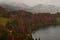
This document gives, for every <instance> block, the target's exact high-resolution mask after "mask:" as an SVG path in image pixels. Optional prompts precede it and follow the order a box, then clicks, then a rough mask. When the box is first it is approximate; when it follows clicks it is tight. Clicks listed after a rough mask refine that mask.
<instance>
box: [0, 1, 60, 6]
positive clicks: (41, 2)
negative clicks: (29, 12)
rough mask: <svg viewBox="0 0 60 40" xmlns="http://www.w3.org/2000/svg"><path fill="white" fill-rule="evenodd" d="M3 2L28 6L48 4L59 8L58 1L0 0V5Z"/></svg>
mask: <svg viewBox="0 0 60 40" xmlns="http://www.w3.org/2000/svg"><path fill="white" fill-rule="evenodd" d="M3 2H5V3H8V2H13V3H25V4H27V5H29V6H35V5H38V4H50V5H55V6H58V7H60V0H0V3H3Z"/></svg>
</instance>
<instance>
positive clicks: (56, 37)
mask: <svg viewBox="0 0 60 40" xmlns="http://www.w3.org/2000/svg"><path fill="white" fill-rule="evenodd" d="M32 36H33V38H34V39H35V38H37V39H38V38H40V39H41V40H60V26H50V27H42V28H40V29H39V30H37V31H35V32H33V33H32Z"/></svg>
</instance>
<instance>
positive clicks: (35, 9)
mask: <svg viewBox="0 0 60 40" xmlns="http://www.w3.org/2000/svg"><path fill="white" fill-rule="evenodd" d="M30 11H31V12H33V13H39V12H40V13H48V12H49V13H56V12H60V8H59V7H56V6H54V5H43V4H39V5H36V6H34V7H32V8H31V10H30Z"/></svg>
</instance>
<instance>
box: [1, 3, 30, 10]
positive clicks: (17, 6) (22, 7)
mask: <svg viewBox="0 0 60 40" xmlns="http://www.w3.org/2000/svg"><path fill="white" fill-rule="evenodd" d="M0 6H2V7H3V8H5V9H6V10H8V11H14V10H28V9H29V8H30V7H29V6H27V5H25V4H22V3H20V4H18V3H8V4H7V3H5V4H4V3H3V4H0Z"/></svg>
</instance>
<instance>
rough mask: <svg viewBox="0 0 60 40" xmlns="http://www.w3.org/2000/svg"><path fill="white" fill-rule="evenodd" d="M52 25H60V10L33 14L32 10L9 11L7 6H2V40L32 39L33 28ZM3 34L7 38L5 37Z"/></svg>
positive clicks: (0, 16) (0, 12) (0, 24)
mask: <svg viewBox="0 0 60 40" xmlns="http://www.w3.org/2000/svg"><path fill="white" fill-rule="evenodd" d="M50 25H60V13H59V12H57V13H56V14H51V13H34V14H33V13H32V12H27V11H25V10H16V11H8V10H6V9H5V8H3V7H0V40H5V39H6V40H9V39H10V40H28V39H29V38H31V39H32V36H31V32H32V30H35V29H37V28H39V27H41V26H50ZM3 33H5V34H4V35H5V36H3ZM6 35H7V36H6ZM1 36H2V37H4V38H5V37H6V38H5V39H3V38H2V37H1ZM23 36H24V37H23Z"/></svg>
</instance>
